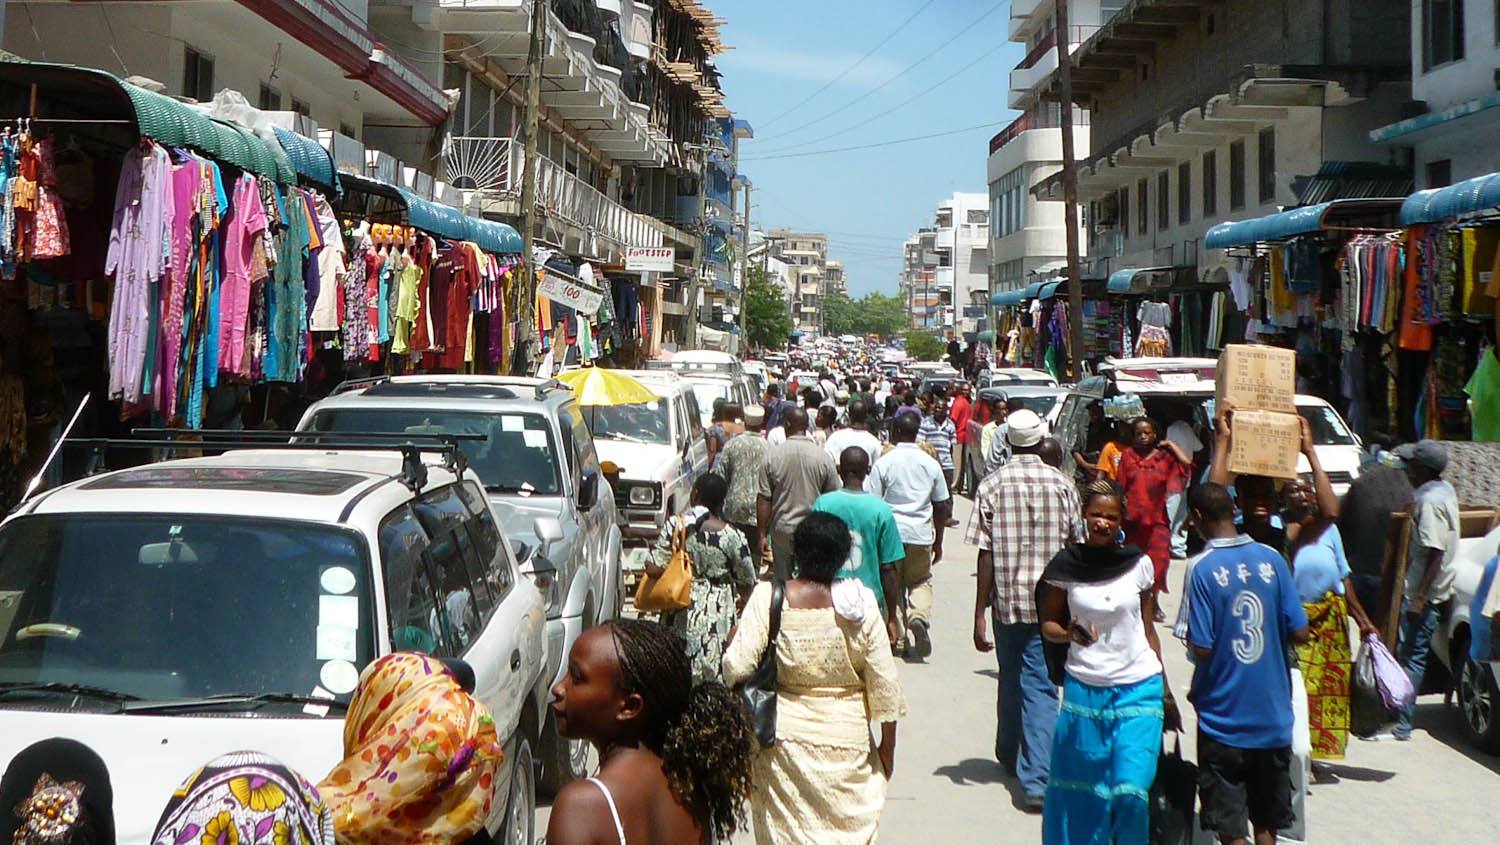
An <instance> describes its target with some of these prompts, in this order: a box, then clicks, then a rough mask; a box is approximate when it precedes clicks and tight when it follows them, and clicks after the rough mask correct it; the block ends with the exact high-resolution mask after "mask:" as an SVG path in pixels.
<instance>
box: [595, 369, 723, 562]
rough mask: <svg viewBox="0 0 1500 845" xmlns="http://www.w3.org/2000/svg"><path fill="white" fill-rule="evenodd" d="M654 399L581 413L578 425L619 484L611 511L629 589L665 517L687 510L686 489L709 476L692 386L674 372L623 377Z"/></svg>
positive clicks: (636, 372)
mask: <svg viewBox="0 0 1500 845" xmlns="http://www.w3.org/2000/svg"><path fill="white" fill-rule="evenodd" d="M620 372H623V373H624V374H625V375H628V376H632V377H634V378H636V379H638V380H639V381H640V382H641V383H643V384H645V385H646V386H647V387H649V388H651V390H652V391H654V392H655V393H656V394H657V395H658V396H660V397H661V398H660V399H657V400H655V401H654V402H646V403H643V404H637V405H616V406H611V407H595V408H586V409H585V420H586V421H587V423H588V427H589V430H590V431H592V432H593V434H594V443H595V445H596V446H597V447H598V449H599V457H600V458H601V459H602V460H603V462H604V467H605V471H606V472H613V474H615V475H616V476H617V477H618V479H619V480H618V481H617V482H616V483H615V504H616V508H617V511H618V513H619V520H620V524H621V532H622V534H623V543H624V548H623V550H622V553H621V559H620V564H621V570H622V571H623V573H624V578H625V580H626V582H627V584H628V583H630V582H633V581H634V580H635V579H636V578H637V577H638V576H639V574H640V572H641V571H642V570H643V569H644V568H645V558H646V555H647V554H649V553H650V551H651V547H652V546H653V545H654V544H655V543H656V537H657V534H658V532H660V531H661V529H662V526H663V525H665V524H666V521H667V518H668V517H669V516H671V515H673V514H676V513H678V512H680V511H682V510H683V509H684V508H686V507H687V503H688V500H689V498H690V495H691V493H692V490H693V482H695V481H697V479H698V476H700V475H702V474H703V473H704V472H706V471H708V443H707V441H706V440H705V439H704V426H703V414H702V412H701V410H700V408H699V405H698V400H697V396H696V394H694V393H693V390H692V385H690V384H689V383H688V382H687V381H686V380H685V379H683V378H681V377H680V376H678V375H676V374H674V373H668V372H662V371H659V370H622V371H620Z"/></svg>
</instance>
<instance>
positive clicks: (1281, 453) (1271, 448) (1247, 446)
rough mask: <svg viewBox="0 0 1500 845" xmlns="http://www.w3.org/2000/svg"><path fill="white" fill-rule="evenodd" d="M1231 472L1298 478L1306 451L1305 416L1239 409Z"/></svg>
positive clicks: (1231, 454) (1232, 447)
mask: <svg viewBox="0 0 1500 845" xmlns="http://www.w3.org/2000/svg"><path fill="white" fill-rule="evenodd" d="M1233 425H1234V439H1233V441H1232V445H1231V447H1230V449H1229V471H1230V472H1232V473H1235V474H1236V475H1269V476H1271V477H1272V478H1296V477H1297V456H1298V455H1299V454H1301V453H1302V419H1301V417H1299V416H1297V415H1296V414H1280V413H1277V412H1275V411H1251V410H1243V411H1242V410H1236V411H1235V412H1234V423H1233Z"/></svg>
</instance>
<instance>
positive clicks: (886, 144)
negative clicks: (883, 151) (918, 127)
mask: <svg viewBox="0 0 1500 845" xmlns="http://www.w3.org/2000/svg"><path fill="white" fill-rule="evenodd" d="M1008 122H1009V121H1004V120H996V121H992V122H990V123H979V124H975V125H974V126H965V127H963V128H962V129H950V130H948V131H946V132H933V133H930V134H927V135H914V136H912V137H910V138H893V139H891V140H889V141H880V142H877V143H873V144H857V145H855V146H852V147H832V148H829V149H826V150H809V151H807V152H804V153H781V154H779V155H769V156H745V157H742V158H741V159H740V161H772V160H774V159H782V158H805V157H807V156H818V155H828V154H829V153H847V152H852V151H854V150H871V149H875V148H877V147H890V146H895V145H897V144H909V143H912V142H913V141H926V140H928V139H930V138H942V137H946V136H948V135H960V134H963V133H964V132H973V131H974V130H976V129H992V128H994V127H996V126H1001V125H1003V124H1005V123H1008Z"/></svg>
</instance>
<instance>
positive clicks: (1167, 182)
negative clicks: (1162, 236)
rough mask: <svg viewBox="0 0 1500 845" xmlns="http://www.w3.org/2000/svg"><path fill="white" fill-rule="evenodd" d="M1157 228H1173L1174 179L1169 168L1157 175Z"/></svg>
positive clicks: (1164, 229) (1163, 229)
mask: <svg viewBox="0 0 1500 845" xmlns="http://www.w3.org/2000/svg"><path fill="white" fill-rule="evenodd" d="M1156 228H1157V229H1160V230H1162V231H1166V230H1167V229H1170V228H1172V180H1171V178H1170V171H1167V170H1163V171H1162V172H1161V173H1159V174H1157V176H1156Z"/></svg>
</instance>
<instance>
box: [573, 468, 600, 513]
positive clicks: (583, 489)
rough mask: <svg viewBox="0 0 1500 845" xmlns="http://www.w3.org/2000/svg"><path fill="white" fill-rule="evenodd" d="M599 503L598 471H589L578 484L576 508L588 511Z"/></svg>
mask: <svg viewBox="0 0 1500 845" xmlns="http://www.w3.org/2000/svg"><path fill="white" fill-rule="evenodd" d="M598 501H599V471H598V470H589V471H588V472H586V473H584V475H583V479H582V480H581V481H580V482H579V483H578V507H579V509H580V510H589V509H590V508H592V507H593V506H594V505H595V504H597V503H598Z"/></svg>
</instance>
